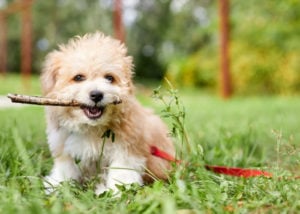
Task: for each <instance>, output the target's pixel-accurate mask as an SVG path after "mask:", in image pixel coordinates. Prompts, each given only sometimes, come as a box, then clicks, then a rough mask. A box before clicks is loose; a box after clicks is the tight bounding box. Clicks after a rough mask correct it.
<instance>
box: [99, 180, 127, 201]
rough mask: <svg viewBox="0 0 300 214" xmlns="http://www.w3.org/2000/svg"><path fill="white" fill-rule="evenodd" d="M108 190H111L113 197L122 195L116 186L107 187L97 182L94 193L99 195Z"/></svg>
mask: <svg viewBox="0 0 300 214" xmlns="http://www.w3.org/2000/svg"><path fill="white" fill-rule="evenodd" d="M108 191H112V193H113V197H117V198H118V197H121V195H122V193H121V191H120V190H119V189H118V188H117V187H116V186H114V188H109V187H107V186H105V185H104V184H103V183H101V184H98V185H97V186H96V190H95V194H96V195H101V194H102V193H105V192H108Z"/></svg>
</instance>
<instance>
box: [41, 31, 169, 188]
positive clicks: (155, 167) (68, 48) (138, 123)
mask: <svg viewBox="0 0 300 214" xmlns="http://www.w3.org/2000/svg"><path fill="white" fill-rule="evenodd" d="M132 68H133V64H132V58H131V57H130V56H127V50H126V47H125V46H124V45H123V44H121V43H120V42H119V41H118V40H115V39H113V38H111V37H107V36H105V35H104V34H102V33H100V32H96V33H94V34H87V35H85V36H83V37H75V38H73V39H71V40H70V41H69V42H68V43H67V44H66V45H61V46H59V49H58V50H55V51H53V52H51V53H50V54H48V56H47V57H46V60H45V63H44V67H43V71H42V75H41V82H42V90H43V95H44V96H46V97H50V98H59V99H67V100H70V99H74V100H77V101H79V102H81V103H84V106H82V107H46V118H47V137H48V144H49V148H50V151H51V154H52V156H53V158H54V166H53V169H52V171H51V173H50V175H49V176H47V177H46V178H45V179H46V182H45V183H46V187H47V188H50V189H51V188H53V187H55V186H57V185H58V184H59V183H60V182H62V181H65V180H69V179H75V180H81V179H86V178H89V177H92V176H99V185H98V186H97V189H96V193H97V194H100V193H102V192H104V191H106V190H109V189H112V190H114V191H117V187H116V185H122V184H131V183H138V184H140V185H142V184H143V182H145V181H149V180H151V176H147V173H146V172H147V171H148V170H149V172H151V173H152V174H153V175H154V176H155V177H157V178H160V179H166V178H167V172H168V170H169V169H170V163H169V162H167V161H165V160H162V159H160V158H157V157H154V156H152V155H151V152H150V148H151V146H153V145H154V146H157V147H158V148H160V149H162V150H164V151H166V152H168V153H170V154H173V155H174V148H173V145H172V142H171V139H170V138H169V137H168V130H167V127H166V126H165V124H164V123H163V122H162V121H161V119H160V118H159V117H158V116H156V115H154V114H153V113H152V111H150V110H148V109H145V108H144V107H142V106H141V105H140V104H139V103H138V101H137V100H136V98H135V96H134V94H133V84H132V74H133V71H132ZM108 130H111V132H113V133H114V134H115V139H114V141H113V142H112V139H111V138H110V139H106V142H105V145H103V138H102V136H103V135H104V133H106V132H107V131H108ZM75 159H80V164H76V163H75ZM99 165H100V166H99ZM98 166H99V167H98Z"/></svg>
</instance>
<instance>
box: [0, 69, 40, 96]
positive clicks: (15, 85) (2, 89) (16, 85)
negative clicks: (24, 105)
mask: <svg viewBox="0 0 300 214" xmlns="http://www.w3.org/2000/svg"><path fill="white" fill-rule="evenodd" d="M0 83H1V84H0V95H6V94H8V93H20V94H32V95H39V94H41V90H40V83H39V76H37V75H32V77H31V79H22V78H21V76H20V75H18V74H7V75H6V76H0Z"/></svg>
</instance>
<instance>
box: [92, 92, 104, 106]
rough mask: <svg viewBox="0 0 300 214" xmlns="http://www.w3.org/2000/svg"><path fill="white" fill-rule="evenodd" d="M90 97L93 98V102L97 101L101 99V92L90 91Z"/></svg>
mask: <svg viewBox="0 0 300 214" xmlns="http://www.w3.org/2000/svg"><path fill="white" fill-rule="evenodd" d="M90 99H91V100H93V101H94V102H95V103H97V102H99V101H101V100H102V99H103V93H102V92H101V91H98V90H94V91H91V92H90Z"/></svg>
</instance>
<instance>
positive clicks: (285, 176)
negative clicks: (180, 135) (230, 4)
mask: <svg viewBox="0 0 300 214" xmlns="http://www.w3.org/2000/svg"><path fill="white" fill-rule="evenodd" d="M5 90H10V89H5ZM5 90H2V91H5ZM139 91H142V92H140V93H139V96H138V97H139V99H140V100H141V101H142V103H143V104H144V105H146V106H149V107H153V108H154V109H155V110H156V111H157V113H160V112H161V110H163V109H164V108H165V107H164V106H163V105H162V104H161V103H160V102H158V101H157V100H154V99H153V98H151V97H150V95H149V94H150V93H149V90H146V89H144V90H139ZM150 91H151V90H150ZM8 92H14V91H8ZM5 93H6V92H5ZM180 97H181V98H180V100H181V101H182V103H183V105H184V107H185V113H186V120H185V123H184V125H185V128H186V132H187V135H188V138H189V141H190V144H191V148H192V150H191V151H190V152H189V153H188V152H186V151H185V150H184V154H183V157H184V159H185V160H187V161H189V164H188V165H184V164H182V165H179V166H177V167H175V170H174V173H173V174H172V175H171V176H170V178H169V182H167V183H164V182H161V181H156V182H155V183H154V184H152V185H148V186H144V187H138V186H134V185H133V186H132V188H131V189H130V190H123V194H122V196H121V197H120V198H113V197H111V194H110V193H107V194H104V195H101V196H99V197H97V196H95V195H94V193H93V186H94V182H90V183H87V184H85V185H84V186H80V185H78V184H76V183H74V182H68V183H64V184H63V185H62V186H61V188H59V189H58V191H57V192H55V193H54V194H52V195H46V194H45V193H44V190H43V186H42V177H43V176H44V175H46V174H47V173H48V172H49V170H50V169H51V165H52V160H51V158H50V153H49V150H48V148H47V144H46V136H45V122H44V115H43V108H42V107H24V108H18V109H13V108H11V109H0V128H1V132H0V148H1V149H0V160H1V161H0V189H1V191H0V210H1V211H2V212H4V213H24V214H25V213H168V214H169V213H203V212H204V213H226V212H228V213H230V212H234V213H248V212H253V213H265V212H270V213H273V212H283V213H284V212H289V213H295V212H297V211H300V194H299V191H300V180H296V179H291V177H292V176H294V175H300V171H299V160H300V152H299V147H300V145H299V144H300V124H299V109H300V99H299V97H288V98H287V97H251V98H249V97H248V98H233V99H231V100H228V101H223V100H220V99H219V98H217V97H215V96H212V95H207V94H203V93H201V92H200V91H197V90H189V91H188V90H184V91H182V92H180ZM165 119H166V122H167V123H168V124H170V128H171V125H172V122H170V120H169V119H168V118H165ZM204 164H211V165H226V166H239V167H254V168H259V169H264V170H267V171H270V172H272V173H273V174H274V178H264V177H257V178H251V179H243V178H236V177H229V176H224V175H219V174H214V173H212V172H209V171H206V170H205V169H204V167H203V165H204Z"/></svg>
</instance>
